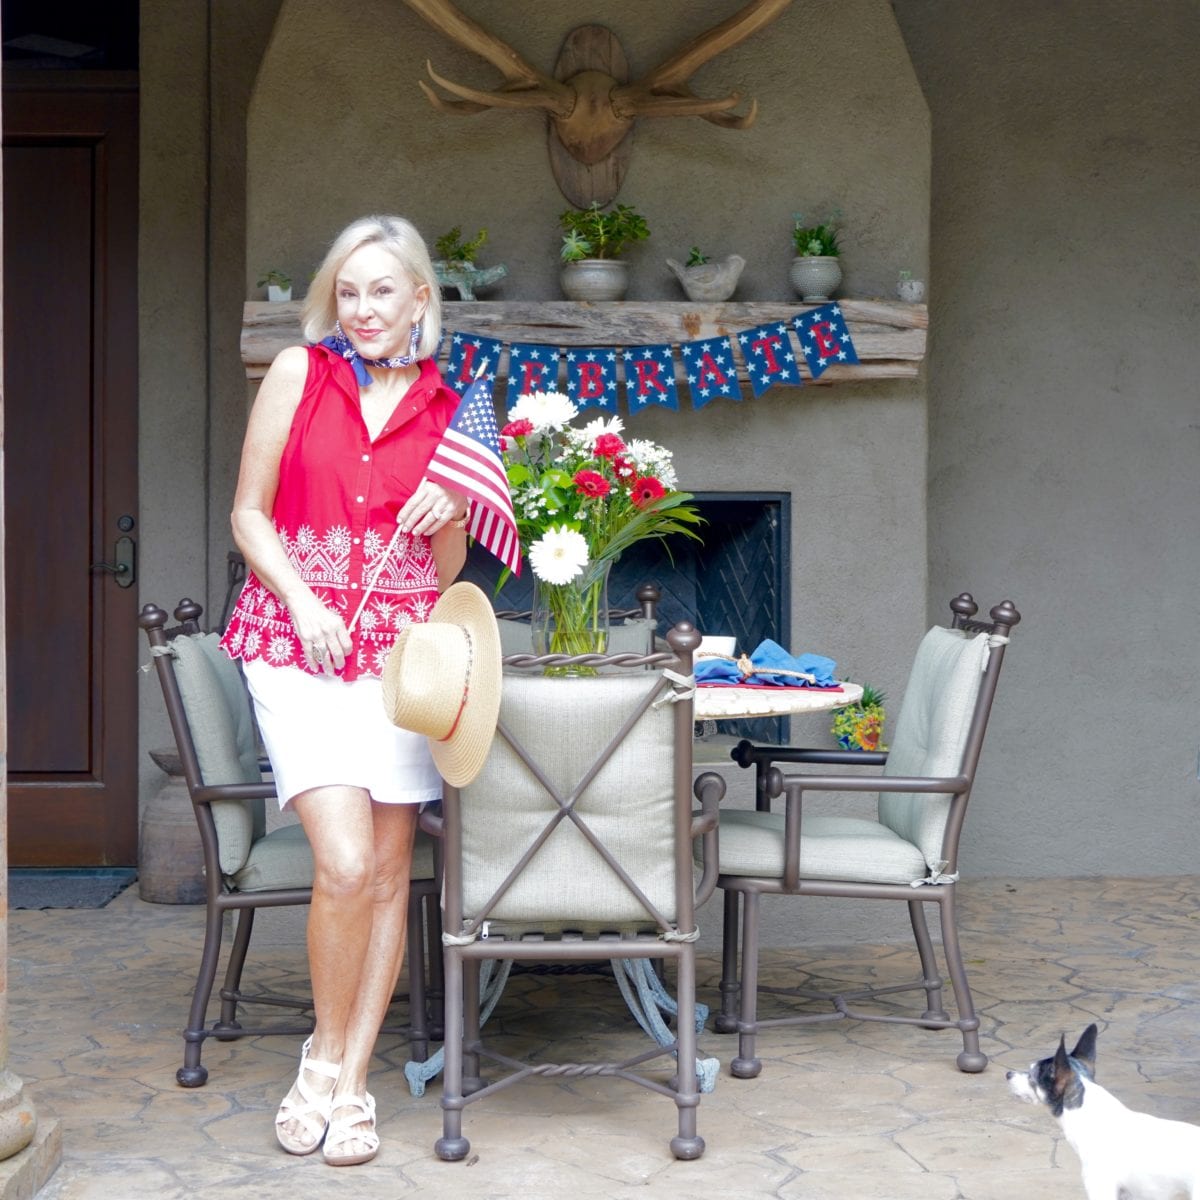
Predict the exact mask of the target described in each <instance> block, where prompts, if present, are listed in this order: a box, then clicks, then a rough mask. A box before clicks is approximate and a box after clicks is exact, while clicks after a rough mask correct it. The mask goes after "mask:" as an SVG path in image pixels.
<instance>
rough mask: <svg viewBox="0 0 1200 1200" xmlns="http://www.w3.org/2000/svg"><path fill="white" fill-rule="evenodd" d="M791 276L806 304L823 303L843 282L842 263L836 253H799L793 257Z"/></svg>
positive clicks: (798, 293)
mask: <svg viewBox="0 0 1200 1200" xmlns="http://www.w3.org/2000/svg"><path fill="white" fill-rule="evenodd" d="M790 277H791V280H792V287H794V288H795V289H796V295H798V296H799V297H800V298H801V299H802V300H803V301H804V302H805V303H806V304H823V303H824V302H825V301H826V300H828V299H829V297H830V296H832V295H833V293H834V292H835V291H836V290H837V288H838V285H839V284H840V283H841V282H842V264H841V262H840V260H839V259H838V258H837V257H836V256H834V255H824V254H799V255H797V256H796V257H795V258H793V259H792V269H791V272H790Z"/></svg>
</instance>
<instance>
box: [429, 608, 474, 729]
mask: <svg viewBox="0 0 1200 1200" xmlns="http://www.w3.org/2000/svg"><path fill="white" fill-rule="evenodd" d="M459 629H461V630H462V633H463V637H465V638H466V639H467V672H466V677H465V678H464V680H463V693H462V699H461V700H460V701H459V702H458V712H456V713H455V714H454V721H453V722H452V723H451V725H450V730H449V732H448V733H447V734H445V736H443V737H440V738H438V741H439V742H448V741H449V740H450V739H451V738H452V737H453V736H454V733H455V731H456V730H457V729H458V725H459V722H460V721H461V720H462V716H463V713H464V712H466V711H467V697H469V696H470V694H471V668H472V666H474V664H475V643H474V641H473V640H472V638H471V631H470V630H469V629H468V628H467V627H466V626H465V625H460V626H459Z"/></svg>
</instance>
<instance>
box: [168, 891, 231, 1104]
mask: <svg viewBox="0 0 1200 1200" xmlns="http://www.w3.org/2000/svg"><path fill="white" fill-rule="evenodd" d="M223 918H224V913H222V912H221V911H220V909H218V908H216V907H215V906H210V907H209V908H208V910H207V913H206V915H205V922H204V951H203V953H202V954H201V955H200V970H199V971H198V972H197V974H196V987H195V990H194V991H193V992H192V1007H191V1011H190V1012H189V1013H188V1023H187V1028H186V1029H185V1030H184V1031H183V1041H184V1048H183V1066H182V1067H180V1068H179V1070H178V1071H176V1072H175V1080H176V1082H177V1083H178V1084H179V1085H180V1087H203V1086H204V1085H205V1084H206V1083H207V1082H208V1068H207V1067H203V1066H201V1065H200V1054H201V1051H202V1050H203V1048H204V1039H205V1038H206V1037H207V1036H208V1031H207V1029H206V1028H205V1025H204V1021H205V1017H206V1015H207V1013H208V999H209V997H210V996H211V995H212V990H213V983H214V982H215V980H216V978H217V961H218V959H219V958H220V956H221V927H222V922H223Z"/></svg>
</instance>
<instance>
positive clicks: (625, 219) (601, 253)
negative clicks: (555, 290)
mask: <svg viewBox="0 0 1200 1200" xmlns="http://www.w3.org/2000/svg"><path fill="white" fill-rule="evenodd" d="M558 220H559V224H560V225H561V226H562V228H563V244H562V250H561V254H562V259H563V262H578V261H579V260H580V259H581V258H620V256H621V252H622V251H623V250H624V249H625V247H626V246H628V245H630V244H632V243H633V242H640V241H642V240H643V239H644V238H648V237H649V236H650V226H649V225H647V224H646V218H645V217H643V216H642V215H641V214H640V213H638V212H636V211H635V210H634V209H633V208H631V207H630V206H629V205H628V204H616V205H614V206H613V207H612V208H610V209H609V210H608V211H607V212H605V211H604V210H603V209H601V207H600V205H599V203H597V202H596V201H595V200H593V201H592V203H591V204H590V205H588V207H587V208H569V209H567V211H566V212H564V213H560V214H559V218H558Z"/></svg>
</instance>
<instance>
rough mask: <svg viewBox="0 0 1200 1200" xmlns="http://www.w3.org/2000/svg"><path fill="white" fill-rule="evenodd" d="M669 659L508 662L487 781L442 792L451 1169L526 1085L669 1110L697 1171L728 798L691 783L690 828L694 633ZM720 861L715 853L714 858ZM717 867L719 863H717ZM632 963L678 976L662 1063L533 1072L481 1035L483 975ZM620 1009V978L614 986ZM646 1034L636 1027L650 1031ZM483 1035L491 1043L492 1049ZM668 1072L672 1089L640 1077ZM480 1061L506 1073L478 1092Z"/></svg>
mask: <svg viewBox="0 0 1200 1200" xmlns="http://www.w3.org/2000/svg"><path fill="white" fill-rule="evenodd" d="M668 641H669V645H670V647H671V653H655V654H650V655H640V656H639V655H635V654H632V653H629V654H621V655H616V656H588V657H587V662H588V663H589V664H591V665H595V666H597V668H598V671H599V673H598V674H597V675H596V676H594V677H590V678H548V677H546V676H545V675H544V674H543V672H542V667H543V666H545V665H547V664H551V665H552V664H554V663H560V664H562V663H568V662H579V661H580V659H578V658H577V659H568V658H567V657H566V656H563V655H548V656H546V657H544V658H536V657H534V656H532V655H514V656H511V657H510V658H508V659H506V669H505V674H504V681H503V691H502V695H501V704H500V720H499V726H498V729H497V734H496V737H495V739H494V741H493V743H492V748H491V753H490V755H489V757H488V759H487V762H486V763H485V765H484V768H483V771H482V772H481V774H480V775H479V777H478V778H477V779H476V780H475V781H474V782H473V783H472V784H471V785H469V786H468V787H464V788H462V789H459V788H454V787H450V786H447V787H446V789H445V794H444V799H443V805H442V810H443V811H442V816H441V818H434V817H423V819H425V820H427V821H428V824H429V826H430V828H432V829H434V830H436V831H438V832H439V833H440V834H441V835H442V836H443V838H444V841H445V848H444V859H445V891H444V897H443V923H444V927H445V933H444V934H443V941H444V944H445V959H446V964H445V968H446V1012H445V1016H446V1031H445V1046H444V1050H445V1078H444V1081H443V1090H442V1110H443V1135H442V1137H441V1138H439V1139H438V1141H437V1142H436V1144H435V1151H436V1153H437V1154H438V1156H439V1157H440V1158H443V1159H445V1160H448V1161H456V1160H459V1159H462V1158H464V1157H465V1156H466V1155H467V1153H468V1151H469V1150H470V1143H469V1141H468V1140H467V1138H466V1137H464V1136H463V1110H464V1109H465V1107H466V1106H467V1105H469V1104H473V1103H476V1102H477V1101H480V1100H483V1099H485V1098H486V1097H488V1096H491V1095H492V1094H494V1093H495V1092H496V1091H498V1090H499V1089H501V1088H504V1087H507V1086H509V1085H510V1084H513V1083H515V1082H518V1081H520V1080H524V1079H526V1078H528V1077H529V1076H533V1075H549V1076H557V1075H569V1076H579V1077H586V1076H598V1075H617V1076H620V1077H621V1078H622V1079H626V1080H628V1081H630V1082H633V1083H637V1084H640V1085H642V1086H644V1087H647V1088H650V1089H651V1090H653V1091H656V1092H659V1093H661V1094H663V1095H665V1096H668V1097H670V1098H671V1099H672V1100H673V1101H674V1102H675V1105H676V1107H677V1116H678V1132H677V1136H675V1137H674V1138H672V1139H671V1143H670V1145H671V1150H672V1152H673V1153H674V1154H675V1156H676V1157H677V1158H683V1159H692V1158H698V1157H699V1156H700V1155H701V1154H702V1153H703V1150H704V1140H703V1139H702V1138H701V1137H699V1136H698V1134H697V1132H696V1116H697V1113H696V1110H697V1106H698V1105H699V1102H700V1088H699V1086H698V1082H697V1071H696V1037H697V1023H696V1019H695V1008H696V1006H695V990H696V968H695V938H696V936H697V933H696V925H695V908H696V905H697V904H698V903H702V902H703V901H704V899H706V898H707V897H708V896H709V895H711V893H712V891H713V889H714V887H715V884H716V871H715V868H714V869H712V870H710V871H709V872H708V873H706V874H705V875H704V876H703V877H702V878H701V879H700V881H699V883H698V884H697V883H696V881H695V880H694V877H693V868H692V842H693V839H694V838H697V837H699V836H701V835H705V836H707V838H708V839H709V840H710V843H711V838H712V830H713V829H714V828H715V823H716V810H717V803H718V800H719V798H720V794H721V793H723V791H724V784H723V782H722V780H721V779H720V777H719V776H717V775H712V774H710V775H708V776H706V777H705V778H704V779H703V780H701V781H698V783H697V794H698V795H699V796H700V797H701V801H702V808H701V810H700V811H699V812H697V813H696V814H693V812H692V800H691V797H692V786H691V783H692V779H691V774H692V773H691V741H692V703H691V697H692V691H693V684H692V680H691V655H692V651H693V649H694V648H695V647H696V646H697V645H698V644H699V641H700V638H699V635H698V634H697V633H696V631H695V630H694V629H693V628H692V627H691V626H690V625H689V624H687V623H685V622H682V623H680V624H679V625H677V626H676V627H675V628H674V629H673V630H671V631H670V633H669V634H668ZM709 850H710V856H712V855H715V850H716V847H715V843H711V844H710V846H709ZM714 861H715V860H714ZM614 959H616V960H618V961H619V962H629V963H631V964H632V963H635V962H636V961H637V960H656V959H661V960H665V961H666V962H669V963H672V964H673V965H674V966H675V969H676V988H677V992H676V998H675V1002H674V1003H675V1005H677V1020H676V1022H675V1031H674V1035H673V1036H669V1037H668V1040H667V1044H666V1045H661V1044H660V1045H656V1046H654V1047H653V1048H652V1049H650V1050H647V1051H643V1052H640V1053H637V1054H635V1055H633V1056H632V1057H629V1058H626V1059H624V1060H622V1061H618V1062H599V1063H583V1064H580V1063H540V1064H532V1065H530V1064H526V1063H523V1062H521V1061H518V1060H515V1059H513V1058H509V1057H507V1056H506V1055H505V1054H504V1052H503V1050H502V1049H500V1048H499V1047H500V1045H501V1039H500V1037H499V1036H496V1035H495V1034H494V1030H495V1026H496V1024H498V1023H499V1022H498V1020H497V1019H496V1018H493V1022H492V1024H491V1025H490V1026H488V1028H487V1030H486V1031H481V1011H480V976H481V964H486V965H488V966H489V967H490V966H494V965H495V964H496V963H507V962H511V961H517V962H531V961H537V962H548V963H552V964H565V963H578V962H592V963H595V962H598V961H603V960H610V961H611V960H614ZM619 980H620V981H621V983H622V988H623V991H624V990H625V987H626V986H627V985H626V984H625V983H624V973H623V972H622V973H621V975H620V976H619ZM639 1019H641V1018H639ZM484 1032H486V1033H487V1039H486V1040H485V1039H484V1036H483V1034H484ZM663 1056H668V1058H670V1059H674V1063H673V1078H672V1079H670V1080H669V1081H668V1080H660V1079H656V1078H654V1077H653V1076H651V1075H648V1074H645V1073H643V1071H641V1070H639V1068H641V1067H642V1066H643V1064H646V1063H649V1062H652V1061H653V1060H656V1059H661V1058H662V1057H663ZM480 1059H486V1060H487V1061H488V1062H489V1063H492V1064H495V1065H497V1066H499V1067H501V1068H504V1069H505V1070H506V1071H507V1072H508V1073H507V1074H505V1075H504V1076H503V1078H500V1079H498V1080H496V1081H495V1082H492V1083H489V1084H485V1083H484V1081H483V1080H482V1078H481V1077H480Z"/></svg>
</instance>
